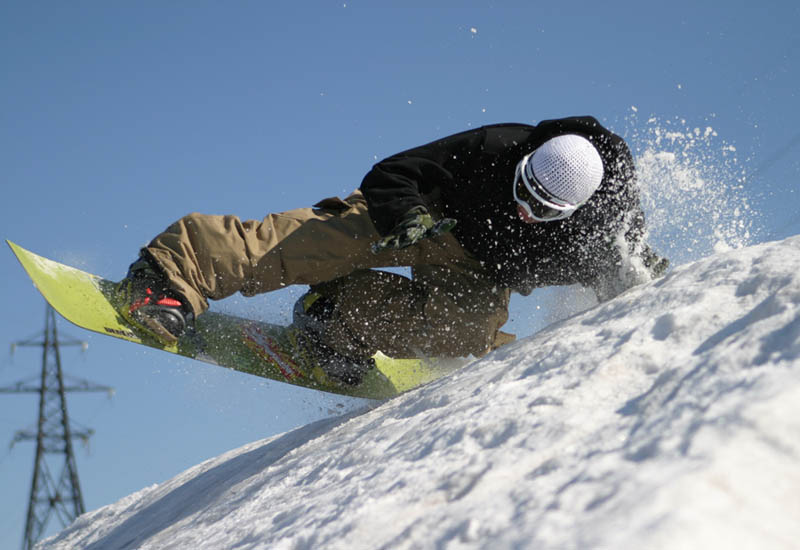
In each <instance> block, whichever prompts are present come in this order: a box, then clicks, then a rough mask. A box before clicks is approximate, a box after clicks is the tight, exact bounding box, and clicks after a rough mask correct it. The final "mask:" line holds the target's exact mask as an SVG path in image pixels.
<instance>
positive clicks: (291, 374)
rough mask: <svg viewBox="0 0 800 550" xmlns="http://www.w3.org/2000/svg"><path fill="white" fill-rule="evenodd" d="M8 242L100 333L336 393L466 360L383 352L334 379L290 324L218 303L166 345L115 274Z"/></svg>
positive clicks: (55, 295)
mask: <svg viewBox="0 0 800 550" xmlns="http://www.w3.org/2000/svg"><path fill="white" fill-rule="evenodd" d="M6 242H8V245H9V246H10V247H11V250H12V251H13V252H14V254H15V255H16V256H17V259H18V260H19V261H20V263H21V264H22V266H23V267H24V268H25V271H27V272H28V275H29V276H30V278H31V279H32V280H33V283H34V284H35V285H36V288H37V289H38V290H39V292H41V293H42V295H43V296H44V298H45V299H46V300H47V301H48V303H50V305H51V306H53V308H54V309H55V310H56V311H57V312H58V313H60V314H61V315H62V316H63V317H64V318H65V319H67V320H68V321H70V322H72V323H74V324H76V325H78V326H79V327H82V328H85V329H88V330H91V331H94V332H99V333H100V334H105V335H107V336H112V337H114V338H119V339H121V340H127V341H129V342H133V343H136V344H143V345H147V346H150V347H154V348H159V349H162V350H164V351H166V352H169V353H174V354H178V355H183V356H184V357H190V358H192V359H197V360H199V361H204V362H206V363H211V364H214V365H219V366H222V367H227V368H231V369H235V370H237V371H241V372H246V373H248V374H253V375H256V376H261V377H264V378H270V379H272V380H278V381H280V382H286V383H288V384H294V385H296V386H304V387H307V388H313V389H316V390H321V391H325V392H330V393H337V394H342V395H350V396H354V397H367V398H372V399H385V398H389V397H393V396H395V395H398V394H400V393H403V392H405V391H408V390H410V389H413V388H416V387H418V386H421V385H422V384H425V383H427V382H430V381H432V380H435V379H436V378H439V377H441V376H443V375H445V374H447V373H448V372H451V371H453V370H455V369H456V368H458V367H460V366H462V365H464V364H465V362H466V360H459V359H447V360H431V359H392V358H390V357H387V356H385V355H383V354H381V353H380V352H379V353H378V354H376V355H375V357H374V358H375V363H376V368H374V369H372V370H370V371H369V372H368V373H367V374H366V376H365V377H364V380H363V382H362V383H361V384H359V385H358V386H347V385H342V384H339V383H337V382H335V381H332V380H329V379H328V378H327V377H326V376H325V375H324V373H323V372H322V370H321V369H320V368H319V367H316V366H315V365H307V364H303V363H302V362H301V361H299V360H298V359H297V358H296V357H297V356H298V354H297V353H296V348H295V346H294V339H293V338H292V332H291V331H290V330H289V327H285V326H281V325H273V324H269V323H262V322H259V321H253V320H249V319H243V318H240V317H234V316H232V315H225V314H221V313H215V312H211V311H209V312H206V313H204V314H203V315H200V316H198V317H197V320H196V322H195V327H194V330H191V331H187V333H186V334H184V335H183V336H182V337H181V338H180V340H179V341H178V343H177V344H176V345H173V346H163V345H162V344H160V343H159V342H157V341H155V340H153V339H152V338H148V337H147V336H142V335H141V334H139V333H137V332H136V331H135V330H134V328H133V327H132V326H131V325H130V324H128V323H127V322H126V321H125V319H124V318H123V317H122V316H121V315H120V314H119V313H118V312H117V309H116V308H115V307H114V299H115V298H114V296H115V292H114V286H115V283H114V282H112V281H109V280H106V279H103V278H101V277H98V276H96V275H92V274H91V273H87V272H85V271H81V270H79V269H76V268H74V267H70V266H67V265H64V264H61V263H58V262H55V261H53V260H49V259H47V258H44V257H42V256H38V255H36V254H34V253H32V252H30V251H28V250H25V249H24V248H22V247H20V246H18V245H16V244H14V243H12V242H11V241H6Z"/></svg>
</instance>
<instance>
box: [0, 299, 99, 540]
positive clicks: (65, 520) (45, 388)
mask: <svg viewBox="0 0 800 550" xmlns="http://www.w3.org/2000/svg"><path fill="white" fill-rule="evenodd" d="M75 345H79V346H81V347H82V348H84V349H85V348H86V345H87V344H86V343H85V342H81V341H78V340H72V339H68V340H62V341H59V339H58V334H57V331H56V315H55V310H53V308H52V307H50V306H49V305H48V306H47V311H46V315H45V329H44V332H43V333H41V334H39V335H37V336H35V337H33V338H32V339H29V340H25V341H21V342H16V343H15V344H13V345H12V351H13V349H15V348H16V347H41V348H42V372H41V376H40V378H39V380H38V384H37V383H36V379H35V378H34V379H31V380H23V381H20V382H17V383H16V384H14V385H12V386H9V387H5V388H0V393H36V394H39V419H38V423H37V430H36V432H35V433H33V432H32V431H26V430H21V431H18V432H17V433H16V435H15V436H14V440H13V442H12V445H13V444H14V443H17V442H19V441H35V442H36V458H35V460H34V466H33V480H32V482H31V494H30V500H29V502H28V514H27V520H26V522H25V536H24V539H23V542H22V548H23V550H30V549H32V548H33V546H34V545H35V544H36V542H37V541H38V540H39V539H40V538H41V537H42V535H43V534H44V531H45V528H46V526H47V523H48V521H49V520H50V518H51V517H52V516H56V517H57V519H58V520H59V522H60V523H61V527H62V528H63V527H66V526H67V525H69V524H70V523H71V522H72V521H73V520H74V519H75V518H77V517H78V516H79V515H81V514H82V513H83V512H84V511H85V510H84V506H83V495H82V494H81V488H80V483H79V481H78V468H77V465H76V463H75V455H74V453H73V450H72V440H73V439H75V438H78V439H81V440H83V441H84V442H86V441H88V439H89V437H90V436H91V435H92V433H93V431H92V430H72V429H71V427H70V423H69V417H68V416H67V392H78V391H79V392H95V391H103V392H108V393H109V394H110V393H113V389H112V388H109V387H107V386H97V385H94V384H91V383H89V382H87V381H85V380H78V379H72V378H69V377H67V376H65V375H64V372H63V371H62V369H61V353H60V347H61V346H75Z"/></svg>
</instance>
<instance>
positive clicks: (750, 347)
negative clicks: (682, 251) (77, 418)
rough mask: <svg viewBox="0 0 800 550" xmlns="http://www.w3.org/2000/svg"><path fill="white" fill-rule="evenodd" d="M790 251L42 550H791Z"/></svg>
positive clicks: (514, 354) (740, 266)
mask: <svg viewBox="0 0 800 550" xmlns="http://www.w3.org/2000/svg"><path fill="white" fill-rule="evenodd" d="M799 273H800V237H793V238H790V239H787V240H786V241H783V242H777V243H769V244H764V245H759V246H755V247H751V248H746V249H740V250H735V251H730V252H726V253H722V254H717V255H715V256H712V257H710V258H707V259H704V260H701V261H699V262H696V263H693V264H689V265H685V266H682V267H679V268H677V269H675V270H673V271H672V272H671V273H670V274H669V275H668V276H667V277H665V278H663V279H661V280H659V281H655V282H653V283H650V284H647V285H643V286H640V287H637V288H634V289H632V290H630V291H628V292H626V293H625V294H623V295H621V296H619V297H618V298H617V299H615V300H613V301H611V302H608V303H605V304H602V305H600V306H597V307H594V308H592V309H590V310H588V311H585V312H584V313H582V314H579V315H576V316H574V317H572V318H570V319H567V320H566V321H562V322H560V323H557V324H556V325H553V326H551V327H549V328H547V329H545V330H544V331H542V332H540V333H538V334H536V335H534V336H532V337H530V338H528V339H525V340H522V341H519V342H517V343H515V344H513V345H510V346H508V347H506V348H503V349H501V350H498V351H497V352H495V353H493V354H491V355H489V356H488V357H486V358H484V359H482V360H481V361H478V362H476V363H473V364H472V365H471V366H469V367H467V368H465V369H463V370H461V371H458V372H456V373H455V374H454V375H452V376H449V377H448V378H446V379H443V380H440V381H438V382H436V383H433V384H431V385H429V386H427V387H424V388H422V389H420V390H417V391H414V392H410V393H408V394H406V395H403V396H401V397H398V398H395V399H393V400H391V401H388V402H385V403H382V404H380V405H379V406H376V407H375V408H374V409H372V410H368V411H360V412H359V413H357V414H351V415H349V416H347V417H340V418H332V419H328V420H324V421H321V422H317V423H315V424H311V425H308V426H305V427H303V428H300V429H297V430H295V431H292V432H289V433H286V434H283V435H280V436H277V437H273V438H271V439H267V440H264V441H258V442H255V443H252V444H250V445H246V446H244V447H242V448H240V449H237V450H234V451H231V452H229V453H227V454H224V455H222V456H220V457H217V458H214V459H212V460H209V461H207V462H205V463H203V464H200V465H198V466H196V467H194V468H192V469H190V470H188V471H186V472H184V473H183V474H181V475H179V476H177V477H175V478H174V479H172V480H169V481H167V482H165V483H162V484H160V485H158V486H153V487H149V488H146V489H144V490H142V491H140V492H138V493H136V494H134V495H131V496H129V497H127V498H125V499H123V500H121V501H119V502H117V503H116V504H112V505H109V506H106V507H104V508H101V509H99V510H97V511H94V512H90V513H87V514H85V515H83V516H81V517H80V518H79V519H78V520H77V521H76V522H75V523H74V524H73V525H72V526H70V527H69V528H67V529H66V530H64V531H63V532H62V533H60V534H59V535H57V536H55V537H54V538H51V539H50V540H48V541H46V542H45V543H43V544H42V546H41V548H46V549H76V548H86V549H94V550H96V549H123V548H130V549H133V548H138V549H142V550H144V549H156V548H157V549H165V548H182V549H183V548H187V549H188V548H192V549H214V550H217V549H223V548H237V549H250V548H270V549H273V548H274V549H309V550H310V549H315V550H316V549H321V548H355V549H360V548H387V549H389V548H391V549H396V548H400V549H403V548H408V549H411V548H443V549H455V548H487V549H488V548H492V549H494V548H559V549H560V548H637V549H639V548H648V549H659V548H670V549H682V548H686V549H689V548H692V549H694V548H704V549H709V548H725V549H729V548H736V549H742V548H758V549H763V548H770V549H773V548H778V549H780V548H787V549H788V548H798V546H800V542H798V541H800V274H799Z"/></svg>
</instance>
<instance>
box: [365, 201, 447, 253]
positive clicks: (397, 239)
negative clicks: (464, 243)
mask: <svg viewBox="0 0 800 550" xmlns="http://www.w3.org/2000/svg"><path fill="white" fill-rule="evenodd" d="M455 225H456V220H454V219H453V218H442V219H441V220H439V221H438V222H434V221H433V218H432V217H431V215H430V214H428V210H427V209H426V208H425V207H424V206H415V207H414V208H412V209H411V210H409V211H408V212H407V213H406V215H405V216H404V217H403V219H402V220H400V223H398V224H397V225H396V226H395V228H394V229H392V231H391V233H389V234H388V235H386V236H385V237H383V238H382V239H380V240H379V241H376V242H374V243H372V253H373V254H378V253H380V252H381V251H383V250H387V249H391V250H399V249H401V248H406V247H407V246H411V245H412V244H415V243H418V242H419V241H421V240H422V239H428V238H430V237H435V236H436V235H441V234H443V233H448V232H450V231H451V230H452V229H453V227H455Z"/></svg>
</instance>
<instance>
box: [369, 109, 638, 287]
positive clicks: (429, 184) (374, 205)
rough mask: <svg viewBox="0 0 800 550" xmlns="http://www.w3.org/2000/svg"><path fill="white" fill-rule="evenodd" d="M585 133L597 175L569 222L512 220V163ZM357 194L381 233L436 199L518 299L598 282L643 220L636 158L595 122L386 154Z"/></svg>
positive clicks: (497, 131)
mask: <svg viewBox="0 0 800 550" xmlns="http://www.w3.org/2000/svg"><path fill="white" fill-rule="evenodd" d="M563 134H578V135H582V136H584V137H586V138H588V139H589V140H591V141H592V143H593V144H594V145H595V146H596V147H597V149H598V151H599V152H600V155H601V157H602V159H603V168H604V176H603V180H602V182H601V184H600V187H599V188H598V190H597V191H596V192H595V193H594V195H593V196H592V197H591V199H589V201H588V202H587V203H585V204H584V205H583V206H581V207H580V208H579V209H578V210H577V211H576V212H575V213H574V214H573V215H572V216H571V217H570V218H567V219H566V220H561V221H555V222H547V223H538V224H526V223H524V222H523V221H522V220H521V219H520V218H519V217H518V215H517V208H516V203H515V201H514V197H513V194H512V182H513V181H514V171H515V169H516V166H517V163H519V161H520V160H521V159H522V157H523V156H524V155H526V154H527V153H529V152H531V151H533V150H534V149H535V148H536V147H538V146H539V145H541V144H542V143H543V142H544V141H546V140H548V139H550V138H552V137H555V136H559V135H563ZM361 191H362V192H363V193H364V196H365V197H366V200H367V204H368V207H369V213H370V216H371V217H372V220H373V222H374V224H375V226H376V228H377V229H378V231H379V232H380V233H381V234H384V235H385V234H387V233H388V232H390V231H391V230H392V228H394V227H395V225H396V224H397V223H398V222H399V221H400V219H401V218H402V217H403V216H404V215H405V214H406V213H407V212H408V211H409V210H410V209H411V208H413V207H414V206H418V205H423V206H428V205H429V203H430V202H431V201H433V200H434V197H435V201H436V204H437V206H438V208H439V209H440V210H441V212H442V214H443V215H444V216H447V217H450V218H455V219H456V220H458V224H457V225H456V227H455V229H454V234H455V236H456V238H457V239H458V240H459V242H460V243H461V245H462V246H463V247H464V248H465V249H466V250H467V251H469V252H471V253H472V254H473V255H474V256H476V257H477V258H478V259H479V260H480V261H481V262H482V263H483V265H484V267H485V268H486V269H487V271H488V272H489V274H490V276H491V277H492V279H493V280H494V281H495V282H497V283H498V284H500V285H502V286H506V287H510V288H512V289H514V290H517V291H519V292H522V293H528V292H530V290H531V289H532V288H535V287H538V286H545V285H568V284H575V283H580V284H584V285H590V286H595V283H596V282H597V281H598V279H600V278H603V277H608V276H610V275H611V274H612V273H613V272H614V270H615V268H616V266H617V265H618V264H619V262H620V259H621V256H620V253H619V248H618V247H616V246H614V241H615V239H616V238H617V236H618V235H621V236H622V238H623V239H625V240H626V241H627V243H628V246H629V249H630V250H633V249H634V245H636V244H637V243H638V241H640V240H641V238H642V233H643V231H644V215H643V213H642V209H641V206H640V201H639V194H638V189H637V187H636V182H635V174H634V166H633V159H632V157H631V153H630V150H629V149H628V146H627V145H626V144H625V142H624V141H623V139H622V138H621V137H619V136H617V135H615V134H613V133H611V132H609V131H608V130H606V129H605V128H604V127H603V126H601V125H600V123H599V122H598V121H597V120H595V119H594V118H592V117H588V116H587V117H571V118H564V119H558V120H546V121H543V122H541V123H539V124H538V125H536V126H529V125H526V124H496V125H491V126H484V127H482V128H478V129H475V130H469V131H466V132H462V133H459V134H455V135H452V136H449V137H446V138H443V139H440V140H437V141H434V142H432V143H429V144H427V145H423V146H421V147H417V148H414V149H410V150H408V151H404V152H402V153H398V154H396V155H393V156H391V157H389V158H387V159H385V160H383V161H381V162H379V163H378V164H376V165H375V166H374V167H373V168H372V170H371V171H370V172H369V173H367V175H366V176H365V177H364V181H363V182H362V184H361Z"/></svg>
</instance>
